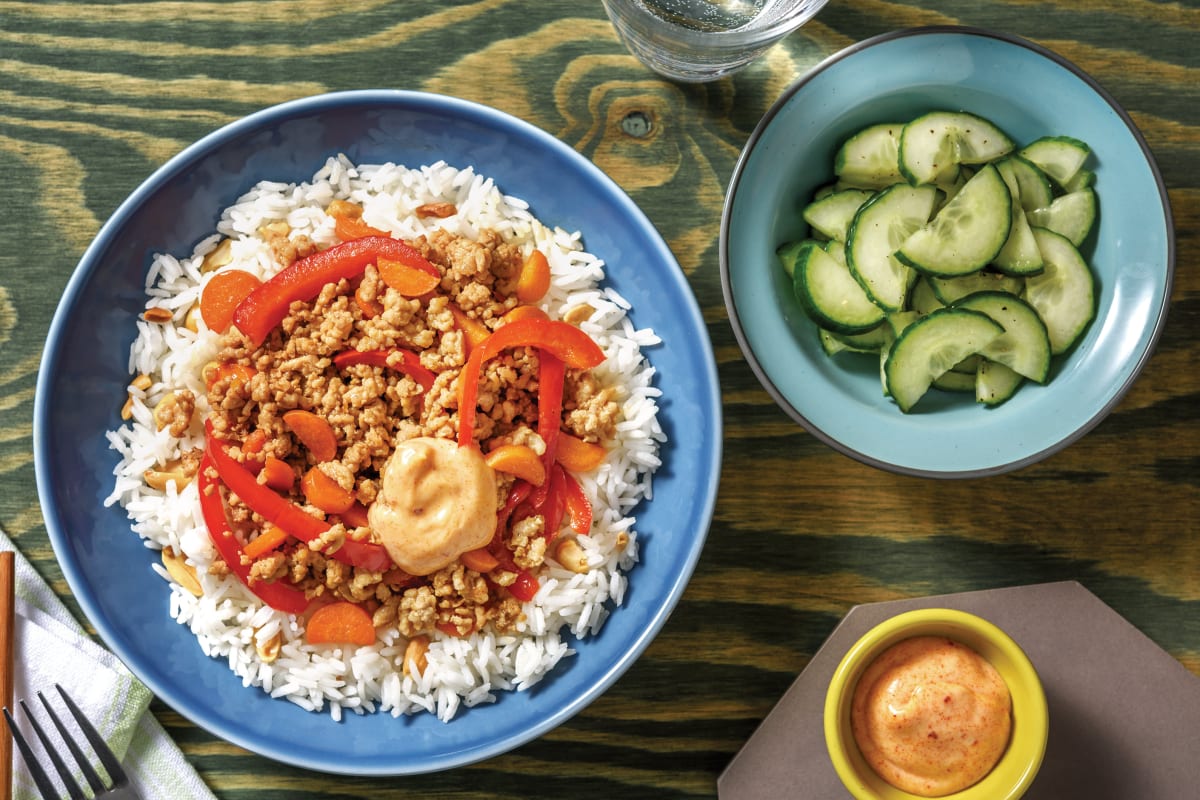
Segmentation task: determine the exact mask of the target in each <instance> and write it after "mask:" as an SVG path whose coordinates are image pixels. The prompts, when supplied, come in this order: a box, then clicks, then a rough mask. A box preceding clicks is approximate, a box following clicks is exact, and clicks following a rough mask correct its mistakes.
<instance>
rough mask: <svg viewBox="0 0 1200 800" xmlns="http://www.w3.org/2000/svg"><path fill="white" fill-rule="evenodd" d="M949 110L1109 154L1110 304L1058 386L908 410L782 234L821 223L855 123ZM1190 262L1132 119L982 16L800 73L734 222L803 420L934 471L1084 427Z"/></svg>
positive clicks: (902, 466)
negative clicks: (810, 209)
mask: <svg viewBox="0 0 1200 800" xmlns="http://www.w3.org/2000/svg"><path fill="white" fill-rule="evenodd" d="M939 108H945V109H953V110H958V109H962V110H966V111H971V112H973V113H975V114H978V115H980V116H982V117H986V118H987V119H990V120H992V121H993V122H995V123H996V124H997V125H999V126H1000V127H1001V128H1002V129H1003V130H1005V131H1006V132H1007V133H1008V134H1009V135H1010V136H1011V137H1013V138H1014V139H1015V140H1016V141H1017V142H1018V143H1019V144H1026V143H1028V142H1031V141H1033V140H1034V139H1036V138H1038V137H1040V136H1044V135H1051V134H1055V135H1067V136H1073V137H1075V138H1078V139H1082V140H1084V141H1086V142H1088V144H1090V145H1091V147H1092V151H1093V154H1094V155H1093V158H1092V161H1090V162H1089V164H1088V166H1089V168H1094V169H1095V172H1096V176H1097V177H1096V187H1095V188H1096V192H1097V195H1098V198H1099V208H1100V212H1099V221H1098V224H1097V225H1098V232H1095V231H1094V232H1093V233H1092V235H1091V236H1090V237H1089V239H1088V241H1085V242H1084V246H1083V248H1082V252H1083V255H1084V257H1085V258H1086V259H1087V260H1088V262H1089V263H1090V264H1091V266H1092V269H1093V272H1094V273H1095V274H1096V277H1097V284H1098V293H1097V307H1098V310H1097V316H1096V319H1095V321H1094V322H1093V323H1092V325H1091V326H1090V328H1089V329H1088V330H1087V332H1086V335H1085V336H1084V337H1083V338H1082V340H1081V341H1080V342H1079V344H1078V345H1077V346H1076V347H1075V348H1074V349H1073V350H1072V351H1070V353H1069V354H1067V355H1066V356H1065V357H1063V356H1060V357H1057V358H1055V360H1054V363H1053V365H1052V367H1051V370H1052V371H1051V380H1050V381H1049V382H1048V384H1047V385H1045V386H1037V385H1035V384H1031V383H1029V382H1026V383H1025V385H1023V386H1022V387H1021V388H1020V389H1019V390H1018V391H1017V393H1016V395H1015V396H1014V397H1013V398H1012V399H1011V400H1009V401H1008V402H1007V403H1004V404H1003V405H1001V406H998V407H996V408H990V409H989V408H985V407H983V406H981V405H977V404H975V403H974V402H972V400H971V398H970V397H964V396H962V395H949V394H946V393H942V392H938V391H931V392H930V394H929V395H928V396H927V397H925V398H923V399H922V400H921V402H920V403H919V404H918V405H917V406H916V408H915V409H914V413H910V414H903V413H901V412H900V410H899V408H898V407H897V406H896V405H895V404H894V403H893V402H891V401H890V400H888V399H886V398H885V397H884V396H883V393H882V389H881V386H880V380H879V371H878V363H877V362H875V361H873V360H872V359H871V358H870V357H862V358H858V359H856V358H855V357H854V356H853V355H848V356H847V357H843V356H838V357H834V358H829V357H827V356H826V355H825V354H824V352H823V351H822V350H821V347H820V343H819V341H818V338H817V334H816V328H815V326H814V325H813V324H812V323H811V321H810V320H809V319H808V318H807V317H806V316H805V315H804V313H803V312H802V311H801V310H800V308H799V307H798V306H797V305H796V303H795V301H794V300H793V298H792V291H791V286H790V282H789V281H788V279H787V277H786V276H785V275H784V273H783V271H782V270H781V269H780V267H779V264H778V261H777V259H776V257H775V248H776V247H778V246H779V245H780V244H782V243H783V242H786V241H788V240H791V239H796V238H799V237H802V236H805V235H807V226H806V225H805V224H804V223H803V221H802V220H801V219H800V210H801V209H802V208H803V206H804V205H805V203H806V202H807V201H808V200H809V199H811V197H812V194H813V191H814V189H816V188H817V187H819V186H821V185H823V184H825V183H828V182H830V181H832V179H833V158H834V154H835V153H836V151H837V148H838V146H839V145H840V144H841V142H842V141H843V140H845V139H846V138H847V137H848V136H850V135H851V134H853V133H854V132H856V131H857V130H859V129H861V128H863V127H866V126H867V125H869V124H872V123H879V122H907V121H908V120H911V119H913V118H915V117H916V116H918V115H919V114H921V113H923V112H925V111H930V110H934V109H939ZM1174 265H1175V242H1174V232H1173V225H1172V220H1171V210H1170V206H1169V204H1168V200H1167V193H1166V189H1165V188H1164V186H1163V182H1162V177H1161V175H1160V174H1159V172H1158V168H1157V166H1156V165H1155V163H1154V159H1153V157H1152V155H1151V153H1150V150H1149V148H1148V147H1147V146H1146V143H1145V141H1144V139H1143V138H1142V136H1141V134H1140V133H1139V132H1138V130H1137V128H1136V127H1135V126H1134V124H1133V122H1132V121H1131V120H1130V119H1129V116H1128V115H1127V114H1126V113H1125V112H1124V111H1123V110H1122V109H1121V107H1120V106H1119V105H1118V104H1117V102H1116V101H1115V100H1113V98H1112V97H1111V96H1109V94H1108V93H1107V92H1105V91H1104V89H1103V88H1101V87H1100V86H1099V85H1098V84H1097V83H1096V82H1095V81H1094V80H1092V79H1091V78H1089V77H1088V76H1087V75H1085V74H1084V73H1083V72H1082V71H1081V70H1079V69H1078V68H1077V67H1075V66H1074V65H1072V64H1070V63H1069V62H1067V61H1066V60H1064V59H1063V58H1061V57H1060V56H1058V55H1056V54H1054V53H1052V52H1050V51H1048V50H1046V49H1045V48H1042V47H1040V46H1038V45H1036V44H1033V43H1031V42H1027V41H1025V40H1022V39H1019V38H1016V37H1013V36H1006V35H1002V34H997V33H990V32H987V31H982V30H978V29H972V28H959V27H938V28H920V29H913V30H905V31H899V32H895V33H889V34H885V35H882V36H878V37H875V38H873V39H868V40H866V41H864V42H861V43H859V44H857V45H854V46H852V47H849V48H847V49H846V50H843V51H841V52H840V53H837V54H836V55H834V56H832V57H830V58H829V59H827V60H826V61H824V62H823V63H821V64H820V65H818V66H817V67H816V68H814V69H813V70H812V71H811V72H809V73H808V74H806V75H805V76H804V77H802V78H801V79H800V80H799V81H797V82H796V83H795V84H793V85H792V86H791V87H790V88H789V89H788V90H787V91H786V92H784V94H783V95H782V96H781V97H780V98H779V100H778V101H777V102H776V103H775V104H774V105H773V106H772V108H771V109H770V111H769V112H768V113H767V115H766V116H765V117H764V118H763V120H762V121H761V122H760V123H759V125H758V127H757V128H756V129H755V131H754V133H753V134H752V135H751V137H750V140H749V142H748V143H747V144H746V146H745V148H744V150H743V152H742V156H741V159H740V160H739V162H738V165H737V168H736V170H735V172H734V175H733V179H732V181H731V183H730V187H729V192H728V194H727V196H726V201H725V213H724V215H723V218H722V224H721V278H722V287H723V289H724V293H725V303H726V306H727V308H728V310H729V316H730V318H731V319H732V321H733V326H734V331H735V333H736V335H737V338H738V342H739V344H740V345H741V347H742V349H743V351H744V352H745V354H746V357H747V358H748V359H749V361H750V363H751V365H752V366H753V368H754V370H755V372H756V373H757V374H758V377H759V379H760V380H761V381H762V384H763V386H764V387H766V389H767V390H768V391H769V392H770V393H771V395H772V396H773V397H774V398H775V400H776V402H778V403H779V405H780V407H782V408H783V410H784V411H786V412H787V413H788V414H789V415H790V416H791V417H793V418H794V419H795V420H796V421H797V422H799V423H800V424H801V425H803V426H804V427H805V428H806V429H807V430H808V431H809V432H811V433H812V434H813V435H815V436H817V437H819V438H820V439H822V440H823V441H825V442H826V443H827V444H829V445H831V446H833V447H835V448H837V449H838V450H840V451H841V452H843V453H845V454H847V455H849V456H851V457H853V458H856V459H858V460H860V461H863V462H865V463H867V464H871V465H874V466H877V467H880V468H883V469H888V470H893V471H896V472H901V473H906V474H913V475H922V476H930V477H973V476H982V475H990V474H997V473H1001V472H1006V471H1008V470H1014V469H1017V468H1019V467H1023V466H1025V465H1028V464H1031V463H1033V462H1035V461H1038V460H1040V459H1043V458H1045V457H1047V456H1049V455H1050V454H1052V453H1055V452H1057V451H1059V450H1061V449H1062V448H1064V447H1066V446H1067V445H1069V444H1070V443H1072V442H1074V441H1075V440H1077V439H1078V438H1079V437H1081V436H1083V435H1084V433H1086V432H1087V431H1088V430H1090V429H1091V428H1092V427H1094V426H1095V425H1096V424H1097V423H1098V422H1099V421H1100V420H1101V419H1103V418H1104V416H1105V415H1106V414H1108V412H1109V411H1110V410H1112V408H1113V407H1114V406H1115V405H1116V404H1117V402H1118V401H1119V400H1120V399H1121V397H1122V396H1123V395H1124V394H1125V392H1126V391H1127V390H1128V389H1129V387H1130V385H1131V384H1132V383H1133V381H1134V379H1135V378H1136V377H1137V375H1138V373H1139V372H1140V371H1141V369H1142V367H1143V366H1144V365H1145V363H1146V361H1147V359H1148V358H1149V357H1150V354H1151V351H1152V350H1153V348H1154V344H1155V342H1156V341H1157V339H1158V336H1159V333H1160V332H1161V330H1162V327H1163V324H1164V322H1165V313H1166V306H1167V302H1168V299H1169V297H1170V293H1171V280H1172V276H1173V272H1174Z"/></svg>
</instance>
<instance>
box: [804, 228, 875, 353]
mask: <svg viewBox="0 0 1200 800" xmlns="http://www.w3.org/2000/svg"><path fill="white" fill-rule="evenodd" d="M792 288H793V291H794V293H795V295H796V300H797V301H799V303H800V305H801V306H803V307H804V310H805V311H806V312H808V315H809V316H810V317H811V318H812V319H813V321H814V322H816V323H817V325H819V326H820V327H822V328H826V329H828V330H830V331H834V332H836V333H863V332H865V331H869V330H871V329H872V328H874V327H875V326H877V325H878V324H879V323H881V322H883V316H884V313H883V309H882V308H880V307H879V306H877V305H875V304H874V303H872V302H871V299H870V298H869V297H867V294H866V292H864V291H863V288H862V287H861V286H859V284H858V281H856V280H855V279H854V276H852V275H851V274H850V270H849V269H847V268H846V266H845V265H844V264H840V263H838V261H837V259H835V258H834V257H833V256H831V255H829V253H827V252H825V250H824V249H823V248H822V247H821V246H820V245H819V244H817V243H816V242H813V241H808V242H805V243H804V244H802V245H801V246H800V248H799V251H798V252H797V254H796V264H795V268H794V270H793V273H792Z"/></svg>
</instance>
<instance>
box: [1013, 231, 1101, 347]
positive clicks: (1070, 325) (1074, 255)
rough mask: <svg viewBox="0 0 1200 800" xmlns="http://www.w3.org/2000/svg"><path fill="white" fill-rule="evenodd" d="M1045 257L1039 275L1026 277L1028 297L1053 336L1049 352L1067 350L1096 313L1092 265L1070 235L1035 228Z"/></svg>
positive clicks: (1047, 330)
mask: <svg viewBox="0 0 1200 800" xmlns="http://www.w3.org/2000/svg"><path fill="white" fill-rule="evenodd" d="M1033 235H1034V236H1035V237H1036V238H1037V243H1038V247H1039V248H1041V251H1042V256H1043V258H1045V259H1046V268H1045V270H1044V271H1043V272H1042V273H1041V274H1040V275H1030V276H1029V277H1028V278H1026V279H1025V300H1026V301H1027V302H1028V303H1029V305H1031V306H1033V308H1034V309H1035V310H1036V311H1037V313H1038V316H1040V317H1041V318H1042V322H1044V323H1046V332H1047V333H1048V334H1049V336H1050V352H1051V353H1053V354H1054V355H1058V354H1059V353H1065V352H1066V351H1067V350H1069V349H1070V348H1071V346H1072V345H1074V344H1075V342H1076V341H1077V340H1078V339H1079V337H1080V335H1081V334H1082V333H1083V332H1084V330H1085V329H1086V328H1087V326H1088V324H1089V323H1091V321H1092V319H1093V318H1095V316H1096V282H1095V278H1094V276H1093V275H1092V270H1091V268H1089V267H1088V265H1087V262H1086V261H1084V260H1083V256H1081V255H1079V250H1078V249H1076V247H1075V245H1073V244H1071V240H1070V239H1068V238H1067V237H1065V236H1063V235H1061V234H1058V233H1055V232H1054V231H1049V230H1046V229H1045V228H1034V229H1033Z"/></svg>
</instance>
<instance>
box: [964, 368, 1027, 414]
mask: <svg viewBox="0 0 1200 800" xmlns="http://www.w3.org/2000/svg"><path fill="white" fill-rule="evenodd" d="M1024 381H1025V377H1024V376H1023V375H1021V373H1019V372H1014V371H1013V370H1012V369H1010V368H1008V367H1006V366H1004V365H1003V364H997V363H996V362H994V361H988V360H987V359H986V358H985V359H983V360H981V361H980V362H979V368H978V369H977V370H976V371H975V399H976V400H977V401H978V402H980V403H983V404H984V405H986V406H998V405H1000V404H1001V403H1003V402H1004V401H1005V400H1008V399H1009V398H1010V397H1012V396H1013V395H1014V394H1016V393H1017V389H1018V388H1020V386H1021V384H1022V383H1023V382H1024Z"/></svg>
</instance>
